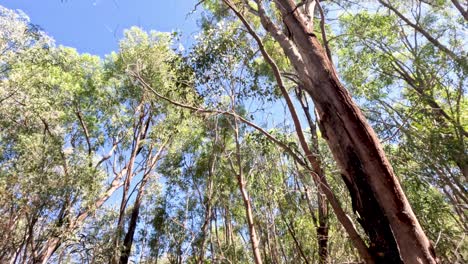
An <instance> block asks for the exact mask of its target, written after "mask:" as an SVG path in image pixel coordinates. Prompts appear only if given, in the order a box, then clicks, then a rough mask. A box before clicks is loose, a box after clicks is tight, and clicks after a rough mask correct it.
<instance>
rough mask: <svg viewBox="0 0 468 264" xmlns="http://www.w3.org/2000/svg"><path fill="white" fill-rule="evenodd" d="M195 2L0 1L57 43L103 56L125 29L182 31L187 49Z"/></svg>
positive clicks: (183, 0) (134, 0)
mask: <svg viewBox="0 0 468 264" xmlns="http://www.w3.org/2000/svg"><path fill="white" fill-rule="evenodd" d="M196 3H197V1H196V0H63V1H62V0H0V5H2V6H4V7H6V8H9V9H21V10H23V11H24V12H25V13H26V14H27V15H28V16H29V17H30V19H31V22H32V23H34V24H37V25H39V26H40V27H41V28H42V29H43V30H44V31H45V32H47V34H48V35H49V36H51V37H53V38H54V39H55V41H56V43H57V44H60V45H64V46H70V47H74V48H76V49H77V50H78V51H79V52H86V53H91V54H95V55H100V56H103V55H105V54H108V53H110V52H111V51H113V50H116V49H117V43H118V40H119V39H120V38H121V37H122V32H123V30H124V29H126V28H129V27H131V26H139V27H142V28H143V29H145V30H157V31H165V32H171V31H175V30H176V31H180V32H183V38H182V44H183V45H184V46H187V45H189V44H190V43H191V41H190V40H191V38H192V37H193V35H194V34H195V33H196V31H197V26H196V20H197V19H198V17H199V14H200V12H201V9H200V8H199V9H198V10H197V12H195V13H194V14H192V15H188V14H189V13H190V12H191V11H192V10H193V8H194V6H195V4H196Z"/></svg>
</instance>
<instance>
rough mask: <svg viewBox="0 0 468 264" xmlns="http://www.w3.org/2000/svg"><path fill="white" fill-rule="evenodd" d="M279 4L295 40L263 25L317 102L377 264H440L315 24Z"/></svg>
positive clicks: (289, 4) (286, 1) (288, 3)
mask: <svg viewBox="0 0 468 264" xmlns="http://www.w3.org/2000/svg"><path fill="white" fill-rule="evenodd" d="M257 3H258V4H259V5H261V4H262V3H261V1H257ZM275 3H276V6H277V7H278V9H279V10H280V12H281V14H282V17H283V22H284V24H285V26H286V27H287V28H288V30H289V32H290V36H286V35H284V34H283V33H282V31H281V30H278V27H277V26H276V25H274V24H273V23H271V21H268V18H266V13H263V14H262V16H263V17H262V24H263V26H264V27H265V29H266V30H267V31H268V32H270V33H271V34H272V35H273V37H274V38H275V39H276V40H277V41H278V42H279V44H280V45H281V46H282V48H283V51H284V52H285V54H286V55H287V56H288V58H289V59H290V61H291V63H292V64H293V65H294V67H295V69H296V71H297V73H298V75H299V78H300V82H301V84H302V85H303V88H304V90H306V91H307V92H308V93H309V94H310V96H311V97H312V99H313V100H314V104H315V107H316V109H317V112H318V115H319V117H320V122H319V126H320V129H321V132H322V135H323V137H324V138H325V139H326V141H327V143H328V145H329V147H330V149H331V151H332V153H333V156H334V158H335V160H336V161H337V163H338V165H339V167H340V169H341V172H342V178H343V180H344V182H345V183H346V186H347V188H348V190H349V192H350V194H351V198H352V205H353V210H354V211H355V213H356V215H357V217H358V219H359V222H360V224H361V225H362V227H363V228H364V230H365V231H366V233H367V235H368V237H369V239H370V252H371V254H372V256H373V258H374V259H375V261H376V262H377V263H403V261H404V263H437V260H436V257H435V253H434V249H433V247H432V246H431V244H430V242H429V240H428V239H427V237H426V235H425V234H424V232H423V230H422V228H421V226H420V224H419V222H418V220H417V219H416V217H415V215H414V213H413V211H412V209H411V207H410V205H409V203H408V201H407V199H406V196H405V194H404V193H403V190H402V188H401V186H400V183H399V181H398V179H397V177H396V176H395V174H394V172H393V169H392V167H391V165H390V164H389V162H388V160H387V158H386V156H385V153H384V152H383V150H382V147H381V146H380V143H379V140H378V139H377V137H376V135H375V132H374V131H373V129H372V128H371V127H370V126H369V124H368V123H367V121H366V119H365V118H364V116H363V114H362V113H361V111H360V109H359V108H358V107H357V105H356V104H355V103H354V102H353V100H352V99H351V96H350V94H349V93H348V91H347V90H346V89H345V88H344V87H343V86H342V84H341V83H340V81H339V79H338V76H337V74H336V72H335V69H334V67H333V65H332V63H331V61H330V59H329V58H328V56H327V54H326V51H325V49H324V48H323V47H322V45H321V44H320V42H319V40H318V39H317V37H316V36H315V34H314V32H312V30H311V26H310V22H309V21H307V20H306V18H305V16H304V14H303V13H301V11H300V10H299V9H297V8H296V4H295V2H294V1H293V0H276V1H275Z"/></svg>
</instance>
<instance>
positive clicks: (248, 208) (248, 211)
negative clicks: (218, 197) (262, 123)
mask: <svg viewBox="0 0 468 264" xmlns="http://www.w3.org/2000/svg"><path fill="white" fill-rule="evenodd" d="M233 105H235V104H234V103H233ZM234 133H235V141H236V163H237V169H238V171H236V170H235V168H234V166H232V169H233V171H234V173H236V174H237V183H238V185H239V189H240V192H241V195H242V200H243V201H244V207H245V215H246V218H247V225H248V228H249V236H250V243H251V246H252V251H253V256H254V261H255V264H262V263H263V262H262V256H261V253H260V249H259V240H258V236H257V231H256V230H255V224H254V217H253V211H252V204H251V202H250V197H249V194H248V193H247V189H246V186H245V178H244V173H243V171H242V169H243V168H242V164H241V163H242V160H241V149H240V143H239V120H237V118H236V119H235V121H234ZM231 165H232V164H231Z"/></svg>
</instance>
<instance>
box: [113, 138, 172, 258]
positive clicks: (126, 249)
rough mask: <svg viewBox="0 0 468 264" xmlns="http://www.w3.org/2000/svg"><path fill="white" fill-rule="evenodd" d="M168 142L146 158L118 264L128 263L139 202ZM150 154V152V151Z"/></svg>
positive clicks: (138, 211) (138, 213)
mask: <svg viewBox="0 0 468 264" xmlns="http://www.w3.org/2000/svg"><path fill="white" fill-rule="evenodd" d="M168 142H169V140H166V141H165V142H164V143H163V144H162V145H161V146H160V147H159V150H158V152H157V153H156V154H154V155H153V156H150V157H149V158H148V161H147V165H146V169H145V172H144V174H143V178H142V179H141V183H140V187H139V188H138V194H137V197H136V198H135V202H134V203H133V209H132V214H131V216H130V222H129V224H128V228H127V233H126V234H125V237H124V242H123V247H122V250H121V252H120V264H127V263H128V259H129V257H130V253H131V251H132V244H133V237H134V235H135V230H136V227H137V223H138V217H139V215H140V207H141V201H142V199H143V194H144V191H145V187H146V183H147V182H148V180H149V177H150V176H151V172H152V171H153V169H154V167H155V166H156V163H157V162H158V160H159V159H160V158H161V155H162V153H163V151H164V150H165V148H166V145H167V144H168ZM150 153H151V150H150Z"/></svg>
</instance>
